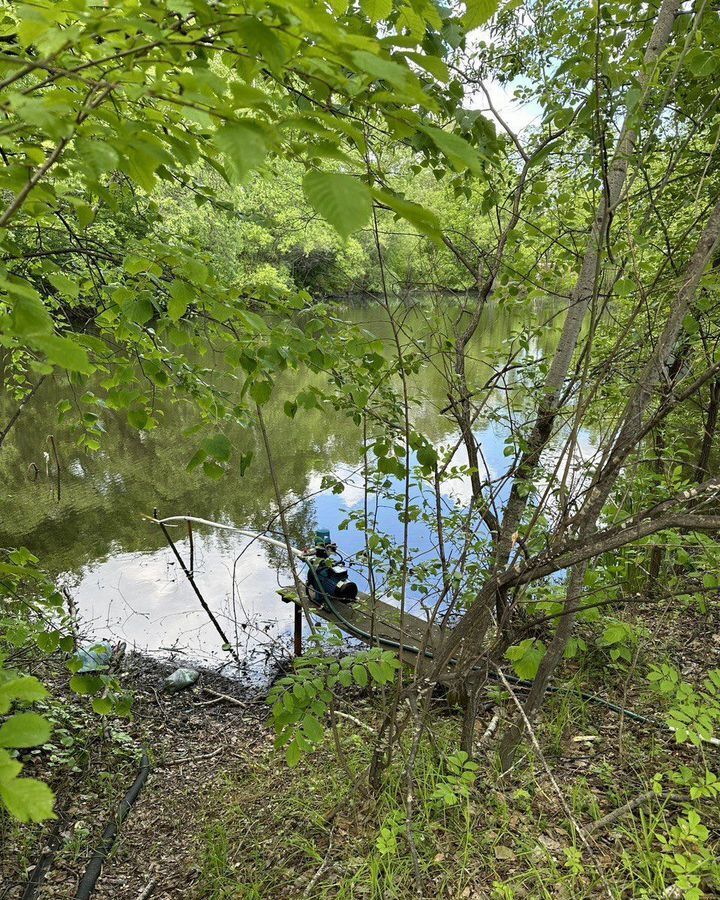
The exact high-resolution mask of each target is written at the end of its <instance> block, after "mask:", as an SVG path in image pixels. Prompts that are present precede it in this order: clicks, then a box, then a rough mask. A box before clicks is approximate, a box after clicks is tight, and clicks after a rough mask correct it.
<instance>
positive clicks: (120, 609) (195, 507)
mask: <svg viewBox="0 0 720 900" xmlns="http://www.w3.org/2000/svg"><path fill="white" fill-rule="evenodd" d="M344 314H346V315H347V317H349V318H352V319H353V320H354V321H356V322H358V323H363V324H365V325H366V327H368V328H369V329H370V330H372V331H373V332H374V333H375V334H377V335H378V336H379V337H381V338H383V339H389V337H390V329H389V327H388V323H387V320H386V318H385V314H384V311H383V309H382V307H381V306H380V305H379V304H377V303H376V302H375V301H369V302H368V303H366V304H363V305H360V306H358V305H348V306H347V308H346V310H345V313H344ZM433 315H434V314H433ZM535 322H546V323H547V324H545V325H544V327H543V328H542V329H541V331H540V332H539V335H538V336H537V337H536V338H535V339H534V340H533V342H531V344H530V347H529V350H528V352H529V353H530V354H531V355H533V356H537V355H544V356H546V355H547V354H549V353H551V352H552V349H553V347H554V344H555V341H556V339H557V328H558V324H557V323H558V319H557V317H554V316H553V315H552V314H551V313H550V312H549V311H548V309H547V308H539V309H538V308H536V309H532V308H531V309H528V307H525V308H524V310H523V312H522V316H521V315H520V314H519V312H517V311H516V312H513V311H511V310H507V309H501V308H498V307H489V308H488V310H487V315H486V316H485V317H484V323H483V328H482V330H481V331H480V332H479V333H478V335H477V336H476V339H475V341H474V343H473V345H472V348H471V353H470V356H471V358H472V363H471V364H472V366H474V367H475V371H474V375H475V376H476V377H478V373H480V372H481V371H482V370H483V369H486V370H487V373H489V372H490V371H491V370H490V368H488V365H489V363H491V361H492V358H493V355H494V354H495V353H497V352H499V351H501V350H503V342H507V341H508V339H509V336H510V335H511V334H513V333H517V332H518V331H519V330H520V329H521V327H522V326H523V325H533V324H534V323H535ZM437 328H438V325H437V322H436V321H435V320H434V319H433V318H432V315H431V314H430V313H429V311H428V308H427V307H423V305H422V304H421V305H419V306H416V307H414V308H410V309H408V310H407V311H406V315H405V321H404V330H405V333H406V335H409V336H411V337H412V338H413V339H414V340H424V339H430V338H431V337H432V335H434V334H436V333H437ZM503 352H504V351H503ZM519 371H520V373H521V371H522V370H519ZM311 377H312V376H310V375H309V374H305V373H288V374H287V375H286V376H285V377H284V380H281V381H280V382H279V383H278V384H277V385H276V389H275V392H274V396H273V398H272V401H271V402H270V403H269V404H268V406H267V407H266V409H265V418H266V424H267V429H268V432H269V437H270V442H271V445H272V447H273V449H274V455H275V459H276V466H277V474H278V479H279V481H280V484H281V487H282V490H283V491H284V493H285V500H286V503H290V502H292V503H293V505H292V507H291V510H290V513H289V518H290V521H291V524H292V532H293V537H294V538H295V539H296V540H297V541H299V542H301V543H302V544H306V543H309V542H310V541H311V540H312V535H313V531H314V529H315V528H316V527H323V528H327V529H329V530H330V531H331V533H332V534H333V537H335V538H337V539H338V541H339V543H340V544H341V546H342V548H343V550H344V551H346V552H348V553H352V552H355V551H357V550H359V549H360V548H361V547H362V546H363V545H364V539H363V537H362V535H361V534H360V533H359V532H356V531H354V530H353V529H349V530H347V531H343V532H340V533H339V532H338V525H339V524H340V522H342V521H343V520H344V519H345V518H346V516H347V513H348V511H349V510H352V509H357V508H358V506H360V507H362V504H363V497H364V494H363V486H362V478H361V475H360V474H359V473H358V469H359V467H360V466H361V463H362V451H363V444H362V434H361V432H360V430H359V429H358V428H356V427H355V426H354V425H353V424H352V423H351V422H350V421H349V420H348V419H346V418H344V417H341V416H339V415H334V414H332V413H329V414H328V413H325V412H323V413H320V412H319V411H311V412H300V413H298V415H297V416H296V418H295V419H294V420H290V419H289V418H288V417H287V416H285V414H284V412H283V402H284V400H285V399H287V398H288V397H294V396H296V394H297V393H298V391H299V390H300V389H301V388H302V387H304V386H307V384H308V383H309V380H310V379H311ZM484 377H487V374H486V375H485V376H484ZM512 377H514V378H515V379H518V378H521V374H518V371H516V372H514V373H513V374H512ZM478 380H480V379H479V377H478ZM483 380H484V379H483ZM65 396H68V389H67V385H66V384H63V383H53V382H46V384H44V385H43V387H42V388H41V390H40V391H39V392H38V394H37V396H36V397H35V398H33V400H32V402H31V403H30V404H29V405H28V407H27V409H26V411H25V412H24V414H23V416H22V417H21V419H20V420H19V422H18V424H17V426H16V427H15V428H14V429H13V431H12V432H11V434H10V435H9V436H8V438H7V440H6V441H5V444H4V446H3V449H2V452H0V481H1V483H2V486H3V488H2V495H1V496H0V546H4V547H17V546H25V547H28V548H29V549H30V550H31V551H32V552H34V553H35V554H37V555H38V556H39V557H40V558H41V560H42V564H43V565H44V566H45V567H46V568H47V569H48V570H49V571H50V572H52V573H53V574H54V575H57V576H58V577H59V579H60V581H61V582H62V584H63V585H65V586H66V587H67V589H68V591H69V592H70V594H71V595H72V597H73V598H74V600H75V603H76V605H77V608H78V610H79V616H80V620H81V624H82V628H83V632H84V633H85V634H86V635H87V636H88V639H89V640H102V641H111V642H118V641H125V642H126V643H127V645H128V647H129V648H134V649H137V650H139V651H143V652H147V653H151V654H157V655H161V656H166V657H170V658H172V659H175V660H178V661H179V660H183V661H195V662H198V663H202V664H205V665H208V664H214V665H218V664H223V665H224V666H225V670H226V672H227V673H228V674H231V667H230V665H229V664H228V654H227V653H226V652H224V651H223V650H222V647H221V641H220V639H219V638H218V636H217V635H216V633H215V631H214V630H213V628H212V625H211V624H210V623H209V622H208V620H207V617H206V615H205V614H204V612H203V611H202V609H201V608H200V606H199V604H198V602H197V600H196V598H195V596H194V594H193V592H192V590H191V588H190V586H189V585H188V583H187V581H186V579H185V577H184V575H183V573H182V572H181V571H179V567H178V565H177V564H176V562H175V559H174V557H173V555H172V553H171V551H170V550H169V548H168V547H167V545H166V543H165V539H164V537H163V535H162V533H161V532H160V530H159V529H158V527H157V526H155V525H152V524H151V523H148V522H147V521H146V520H144V519H143V518H142V515H143V514H152V512H153V509H154V508H157V509H158V511H159V513H160V515H162V516H170V515H184V514H186V515H194V516H199V517H203V518H206V519H211V520H215V521H220V522H223V523H226V524H230V525H235V526H237V527H242V528H249V529H251V530H262V529H264V528H266V527H267V526H268V522H270V521H271V520H272V518H273V517H274V515H275V513H276V511H277V510H276V505H275V502H274V495H273V491H272V485H271V483H270V478H269V475H268V472H267V467H266V466H265V465H264V464H263V462H264V461H263V456H262V452H261V451H260V450H259V448H258V450H257V452H256V454H255V458H254V460H253V463H252V465H251V466H250V468H249V469H248V471H247V472H246V473H245V475H244V476H243V477H236V476H233V475H230V476H229V477H225V478H223V479H222V480H220V481H211V480H208V479H207V478H206V477H205V476H204V475H203V474H202V473H201V472H200V471H198V470H195V471H193V472H187V471H186V464H187V461H188V459H189V458H190V456H191V455H192V453H193V450H194V442H193V441H194V439H193V438H189V437H187V436H186V430H187V429H188V427H189V426H190V425H191V424H192V423H193V422H192V416H191V411H190V410H189V408H188V407H187V406H186V405H184V404H183V405H180V404H178V405H174V406H170V407H169V408H167V409H166V410H165V418H164V422H163V424H162V427H160V428H158V429H156V430H155V431H151V432H147V433H146V432H138V431H136V430H135V429H133V428H131V427H130V426H129V425H128V424H127V422H126V420H125V419H124V417H123V416H120V415H116V414H112V413H108V415H107V416H106V417H105V419H104V422H103V424H104V427H105V430H106V433H105V436H104V439H103V443H102V448H101V450H100V451H99V452H97V453H95V454H94V455H91V456H90V455H87V454H85V453H84V452H82V451H80V450H79V449H78V448H77V447H76V446H75V444H74V439H73V435H72V433H71V431H70V429H69V427H66V426H64V425H58V423H57V415H56V411H55V404H56V403H57V401H58V400H59V399H60V398H61V397H65ZM413 398H414V400H415V402H416V405H415V407H414V411H413V420H414V422H415V424H416V425H417V427H418V428H419V429H420V430H421V431H423V432H424V433H425V434H426V435H427V436H428V437H429V438H430V440H432V441H433V442H434V443H436V444H437V445H438V446H439V445H443V444H445V445H447V444H449V443H451V442H452V441H453V439H454V438H455V437H456V429H455V427H454V423H453V422H452V420H451V419H450V418H449V417H448V416H447V415H444V414H442V412H441V411H442V409H443V407H444V406H445V404H446V403H447V399H446V395H445V391H444V386H443V379H442V376H441V374H440V372H439V371H438V370H437V369H436V368H435V367H434V366H433V365H432V364H429V365H427V366H425V367H424V368H423V369H422V371H421V372H420V373H419V374H418V376H417V377H416V378H415V379H414V383H413ZM495 402H497V403H501V402H502V395H501V394H498V397H497V398H496V401H495ZM9 409H10V407H8V408H6V409H4V410H2V409H0V421H6V420H7V418H8V415H9V413H8V410H9ZM50 434H53V435H54V437H55V441H56V444H57V446H58V449H59V456H60V474H61V492H60V499H59V500H58V499H57V494H56V489H55V471H54V465H53V463H52V461H51V462H50V463H47V462H46V457H45V454H46V453H47V452H48V451H49V450H50V445H49V443H48V435H50ZM478 436H479V437H480V439H481V444H482V451H483V455H484V457H485V460H486V463H487V466H488V468H489V470H490V471H491V472H496V473H497V472H501V471H503V468H504V467H505V466H506V465H507V459H506V457H505V456H504V452H503V451H504V447H505V439H506V437H507V432H506V431H505V430H504V429H503V427H502V426H501V425H497V424H495V425H489V424H487V423H486V424H483V423H482V421H480V422H479V423H478ZM242 439H243V440H245V441H247V436H245V437H243V438H242ZM457 461H458V462H459V463H462V462H463V461H464V460H463V458H462V454H461V453H458V457H457ZM33 464H34V465H35V466H37V467H38V469H39V475H38V476H37V478H36V479H35V480H33V472H34V469H33ZM329 474H331V475H334V476H336V477H338V478H340V479H342V480H344V481H345V482H346V487H345V490H344V491H343V493H342V494H333V493H332V492H331V491H324V490H322V488H321V483H322V480H323V476H325V475H329ZM444 490H445V493H446V499H447V502H448V503H449V504H453V503H454V504H461V505H464V504H465V503H466V502H467V500H468V498H469V485H468V484H466V483H465V481H464V480H463V479H460V478H458V479H457V480H455V481H453V482H452V483H450V484H449V485H448V486H447V487H446V488H445V489H444ZM379 521H380V524H381V526H382V528H383V530H385V531H388V532H390V533H392V534H394V535H395V536H397V537H398V538H400V537H401V534H402V526H401V525H400V523H399V521H398V518H397V513H396V511H395V509H394V508H392V507H386V506H381V508H380V509H379ZM273 527H274V528H277V525H274V526H273ZM173 534H174V536H175V538H176V540H177V544H178V549H179V550H180V552H181V553H182V554H183V556H184V557H185V558H186V559H187V558H188V557H189V543H188V540H187V535H186V531H185V528H184V526H182V527H178V528H175V529H174V531H173ZM303 538H304V540H303ZM410 538H411V543H412V544H413V545H414V546H415V547H418V548H420V550H423V549H427V548H429V546H430V542H429V535H427V534H423V529H422V527H421V526H420V525H413V527H412V528H411V535H410ZM193 543H194V554H195V560H194V562H195V574H196V578H197V581H198V584H199V586H200V589H201V590H202V592H203V594H204V596H205V597H206V598H207V600H208V602H209V604H210V605H211V607H212V608H213V610H214V611H215V614H216V615H217V617H218V619H219V620H220V621H221V623H222V624H223V627H224V628H225V630H226V633H227V634H228V635H229V637H230V638H231V640H232V641H234V642H236V643H237V646H238V650H239V654H240V656H241V657H242V658H243V659H244V660H245V661H246V665H245V667H244V670H243V672H242V673H236V674H241V675H242V677H244V678H247V679H249V680H251V681H261V680H262V679H263V678H264V677H265V675H266V672H267V670H268V665H269V664H270V663H271V662H272V661H273V660H277V659H280V658H282V657H284V656H287V654H288V648H289V645H290V637H291V631H292V609H291V608H290V607H289V606H288V605H286V604H284V603H283V602H282V601H281V600H280V599H279V598H278V596H277V594H276V591H277V588H278V586H279V585H281V584H288V583H289V582H290V575H289V572H288V571H287V568H286V566H285V562H286V560H284V559H283V554H282V552H279V551H277V550H275V549H273V548H268V547H267V546H266V545H262V544H260V543H258V542H255V543H253V544H252V545H251V546H249V547H248V543H249V542H248V540H247V539H246V538H243V537H242V536H240V535H237V534H233V533H231V532H223V531H217V530H212V529H209V528H204V527H202V526H196V527H195V529H194V542H193ZM354 577H355V578H356V580H360V581H361V582H362V573H357V574H355V573H354Z"/></svg>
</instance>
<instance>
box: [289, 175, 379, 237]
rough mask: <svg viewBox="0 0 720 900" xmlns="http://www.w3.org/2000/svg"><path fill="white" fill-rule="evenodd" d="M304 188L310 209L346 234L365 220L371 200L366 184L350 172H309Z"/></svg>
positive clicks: (343, 234) (370, 211)
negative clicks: (346, 173) (344, 173)
mask: <svg viewBox="0 0 720 900" xmlns="http://www.w3.org/2000/svg"><path fill="white" fill-rule="evenodd" d="M303 190H304V191H305V196H306V197H307V198H308V200H309V201H310V204H311V206H312V207H313V209H314V210H315V211H316V212H317V213H319V214H320V215H321V216H322V217H323V218H324V219H327V221H328V222H329V223H330V224H331V225H332V226H333V228H334V229H335V230H336V231H337V232H338V234H340V236H341V237H343V238H347V237H349V235H351V234H352V233H353V232H354V231H358V229H360V228H362V227H363V226H365V225H366V224H367V223H368V220H369V219H370V215H371V213H372V200H371V197H370V191H369V190H368V188H367V185H365V184H363V183H362V182H361V181H359V180H358V179H357V178H353V177H352V175H343V174H340V173H337V172H308V174H307V175H306V176H305V178H304V179H303Z"/></svg>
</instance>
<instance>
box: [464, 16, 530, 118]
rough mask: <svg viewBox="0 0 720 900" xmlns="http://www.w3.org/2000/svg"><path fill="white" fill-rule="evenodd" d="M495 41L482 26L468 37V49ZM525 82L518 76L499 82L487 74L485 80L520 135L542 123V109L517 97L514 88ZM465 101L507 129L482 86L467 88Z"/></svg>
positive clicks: (496, 103) (498, 108)
mask: <svg viewBox="0 0 720 900" xmlns="http://www.w3.org/2000/svg"><path fill="white" fill-rule="evenodd" d="M481 41H485V42H486V43H491V42H492V36H491V34H490V32H489V31H487V30H486V29H484V28H480V29H478V30H477V31H475V32H473V34H472V35H471V36H470V38H469V40H468V50H469V52H470V53H472V51H473V49H475V48H476V47H477V45H478V44H479V43H480V42H481ZM521 85H522V80H521V79H516V80H515V81H514V82H512V83H511V84H508V85H503V84H500V82H499V81H494V80H493V79H490V78H488V79H487V80H486V81H485V87H486V88H487V92H488V94H489V95H490V101H491V103H492V105H493V107H494V108H495V111H496V112H497V113H498V115H499V116H500V118H501V119H503V121H504V122H505V124H506V125H507V126H508V128H510V129H511V130H512V131H514V132H515V134H516V135H520V134H522V133H523V131H525V129H526V128H529V127H530V126H532V125H539V124H540V122H541V120H542V109H541V108H540V106H539V105H538V104H537V103H535V102H531V103H523V102H521V101H520V100H518V99H517V98H516V97H515V90H516V88H517V87H520V86H521ZM465 103H466V106H468V107H469V108H470V109H479V110H481V111H482V112H484V113H485V114H486V115H487V117H488V118H489V119H493V120H494V121H495V122H496V123H497V128H498V131H500V132H502V133H503V134H504V133H505V129H504V128H503V126H502V125H501V124H500V122H499V121H498V120H497V117H496V116H494V115H493V113H492V112H491V110H490V108H489V106H488V102H487V98H486V96H485V94H484V93H483V91H482V90H481V89H480V88H477V90H471V89H468V90H466V92H465Z"/></svg>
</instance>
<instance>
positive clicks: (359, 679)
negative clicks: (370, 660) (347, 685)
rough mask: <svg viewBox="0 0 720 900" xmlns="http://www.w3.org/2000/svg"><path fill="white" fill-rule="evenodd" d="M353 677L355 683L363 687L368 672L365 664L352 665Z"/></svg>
mask: <svg viewBox="0 0 720 900" xmlns="http://www.w3.org/2000/svg"><path fill="white" fill-rule="evenodd" d="M352 674H353V678H354V679H355V683H356V684H357V685H359V686H360V687H365V686H366V684H367V683H368V674H367V669H366V668H365V666H361V665H359V664H356V665H354V666H353V667H352Z"/></svg>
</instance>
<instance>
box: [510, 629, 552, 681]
mask: <svg viewBox="0 0 720 900" xmlns="http://www.w3.org/2000/svg"><path fill="white" fill-rule="evenodd" d="M546 652H547V648H546V647H545V645H544V644H543V643H542V641H538V640H536V639H535V638H527V639H526V640H524V641H521V642H520V643H519V644H516V645H515V646H514V647H508V649H507V650H506V651H505V657H506V659H509V660H510V661H511V662H512V664H513V669H514V670H515V674H516V675H517V676H518V678H522V679H523V681H531V680H532V679H533V678H534V677H535V676H536V675H537V673H538V669H539V668H540V663H541V662H542V660H543V657H544V656H545V653H546Z"/></svg>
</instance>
